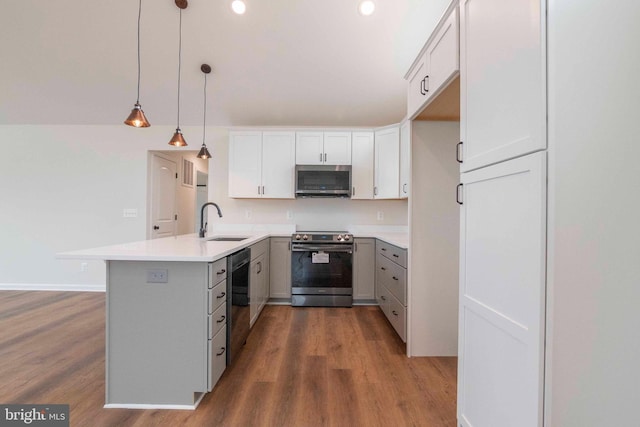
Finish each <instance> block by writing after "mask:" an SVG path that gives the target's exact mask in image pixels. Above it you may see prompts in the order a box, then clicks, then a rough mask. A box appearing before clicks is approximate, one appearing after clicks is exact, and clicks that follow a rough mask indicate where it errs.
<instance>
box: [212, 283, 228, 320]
mask: <svg viewBox="0 0 640 427" xmlns="http://www.w3.org/2000/svg"><path fill="white" fill-rule="evenodd" d="M226 301H227V281H226V280H223V281H222V282H220V283H218V284H217V285H215V286H214V287H213V289H209V304H208V308H209V310H208V313H209V314H211V313H213V312H214V311H215V310H216V309H217V308H218V307H220V304H222V303H224V302H226Z"/></svg>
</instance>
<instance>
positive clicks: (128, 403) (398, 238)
mask: <svg viewBox="0 0 640 427" xmlns="http://www.w3.org/2000/svg"><path fill="white" fill-rule="evenodd" d="M361 235H362V236H364V237H369V238H380V239H383V240H384V241H386V242H387V243H391V244H394V245H396V246H398V247H402V248H405V249H406V247H407V243H408V239H407V235H406V234H405V233H363V234H361ZM284 236H287V237H289V235H288V234H287V233H285V232H280V233H268V232H264V231H261V232H252V233H236V234H234V235H233V236H227V237H238V238H240V237H242V238H243V239H242V240H239V241H215V240H213V239H215V238H216V237H220V236H209V237H207V238H204V239H201V238H199V237H198V236H197V235H196V234H191V235H182V236H176V237H167V238H162V239H155V240H145V241H139V242H133V243H126V244H121V245H114V246H106V247H100V248H95V249H88V250H81V251H74V252H65V253H62V254H59V255H58V256H59V258H64V259H93V260H104V261H105V262H106V264H107V269H106V270H107V279H106V282H107V283H106V285H107V286H106V291H107V298H106V301H107V302H106V357H105V370H106V373H105V374H106V382H105V383H106V387H105V388H106V390H105V407H107V408H157V409H160V408H162V409H195V408H196V407H197V405H198V403H199V402H200V400H201V399H202V397H203V396H204V394H205V393H206V392H208V391H211V390H212V389H213V387H214V386H215V383H216V382H217V380H218V379H219V378H220V376H221V375H222V373H223V371H224V369H225V367H226V355H225V352H226V347H227V344H226V336H227V335H226V334H227V328H226V321H225V319H226V315H225V314H224V313H226V305H227V304H229V305H230V304H231V300H230V298H229V293H228V291H227V286H226V280H227V277H228V276H227V275H228V274H229V272H227V271H226V269H227V263H226V257H227V256H228V255H231V254H233V253H235V252H237V251H239V250H241V249H243V248H248V247H253V248H267V249H263V250H268V247H269V245H268V242H269V238H270V237H280V238H282V237H284ZM252 252H254V250H252ZM267 265H268V261H267ZM266 289H267V291H266V297H265V298H264V300H265V301H266V299H268V294H269V291H268V282H267V286H266ZM247 321H248V320H247Z"/></svg>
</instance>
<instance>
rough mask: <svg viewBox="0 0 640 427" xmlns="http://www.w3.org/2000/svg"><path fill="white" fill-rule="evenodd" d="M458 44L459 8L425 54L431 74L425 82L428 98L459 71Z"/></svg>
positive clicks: (450, 16)
mask: <svg viewBox="0 0 640 427" xmlns="http://www.w3.org/2000/svg"><path fill="white" fill-rule="evenodd" d="M458 46H459V43H458V9H457V8H456V9H454V10H453V11H452V12H451V15H449V17H448V18H447V20H446V21H445V22H444V24H443V25H442V28H440V30H438V33H437V34H436V36H435V37H434V39H433V40H432V41H431V43H429V46H428V47H427V52H426V54H425V56H426V58H427V67H428V69H429V75H428V77H427V79H426V80H425V84H424V89H425V91H426V92H427V98H431V97H433V95H434V94H435V93H437V92H438V90H439V89H440V88H441V87H442V86H443V85H444V84H445V83H447V82H448V81H449V80H451V78H452V77H453V76H455V75H456V74H457V73H458V70H459V68H460V67H459V53H458Z"/></svg>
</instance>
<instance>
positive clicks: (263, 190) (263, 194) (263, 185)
mask: <svg viewBox="0 0 640 427" xmlns="http://www.w3.org/2000/svg"><path fill="white" fill-rule="evenodd" d="M262 195H263V196H264V185H263V186H262Z"/></svg>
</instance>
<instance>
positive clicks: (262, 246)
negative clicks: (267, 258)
mask: <svg viewBox="0 0 640 427" xmlns="http://www.w3.org/2000/svg"><path fill="white" fill-rule="evenodd" d="M250 249H251V261H253V260H254V259H256V258H258V257H259V256H260V255H262V254H265V253H267V252H269V239H264V240H261V241H259V242H258V243H256V244H254V245H251V248H250Z"/></svg>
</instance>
